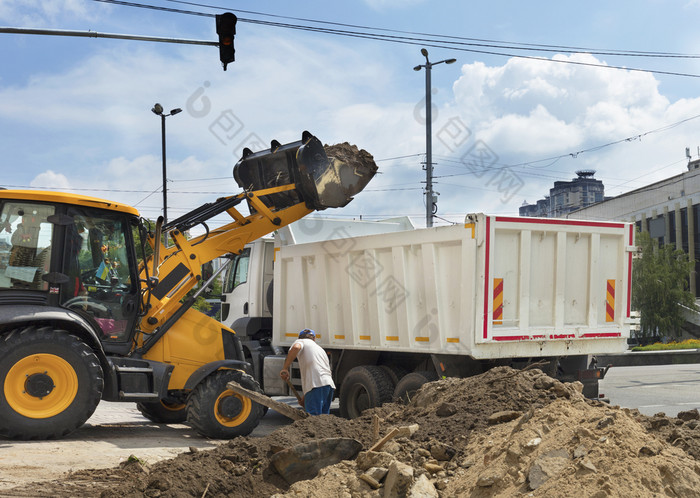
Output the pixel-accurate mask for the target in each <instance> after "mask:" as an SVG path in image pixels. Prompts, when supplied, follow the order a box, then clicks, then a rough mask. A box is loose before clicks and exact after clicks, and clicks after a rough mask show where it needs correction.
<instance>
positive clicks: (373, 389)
mask: <svg viewBox="0 0 700 498" xmlns="http://www.w3.org/2000/svg"><path fill="white" fill-rule="evenodd" d="M356 384H362V385H363V387H365V389H367V390H368V393H370V397H372V398H374V400H373V401H374V402H373V403H372V407H377V406H381V405H382V404H384V403H387V402H389V401H391V399H392V395H393V393H394V386H393V383H392V381H391V377H390V376H389V374H388V373H387V372H386V370H385V369H384V368H382V367H379V366H377V365H360V366H357V367H354V368H352V369H351V370H350V371H349V372H348V373H347V375H346V376H345V378H344V379H343V383H342V385H341V386H340V393H339V398H340V403H339V408H340V416H341V417H345V418H355V417H356V416H359V413H355V412H356V409H355V407H353V406H348V401H349V400H348V396H349V393H350V392H351V390H352V389H353V386H354V385H356Z"/></svg>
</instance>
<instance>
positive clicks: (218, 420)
mask: <svg viewBox="0 0 700 498" xmlns="http://www.w3.org/2000/svg"><path fill="white" fill-rule="evenodd" d="M232 380H233V381H236V382H238V383H239V384H240V385H241V386H243V387H245V388H246V389H250V390H251V391H257V392H259V393H262V389H260V386H259V385H258V383H257V382H256V381H255V379H253V377H251V376H250V375H248V374H245V373H243V372H241V371H239V370H217V371H216V372H214V373H213V374H211V375H209V376H208V377H207V378H206V379H204V380H203V381H202V382H201V383H199V384H198V385H197V387H195V388H194V390H193V391H192V394H191V395H190V398H189V400H188V401H187V422H188V423H189V424H190V425H191V426H192V427H193V428H194V429H195V430H196V431H197V432H199V433H200V434H201V435H203V436H205V437H210V438H214V439H232V438H234V437H238V436H247V435H248V434H250V433H251V432H253V430H254V429H255V428H256V427H257V426H258V424H259V423H260V419H261V418H262V417H263V410H262V406H261V405H259V404H258V403H255V402H253V401H252V400H251V399H250V398H246V397H245V396H241V395H240V394H238V393H235V392H233V391H231V390H229V389H228V388H227V387H226V384H228V383H229V382H230V381H232Z"/></svg>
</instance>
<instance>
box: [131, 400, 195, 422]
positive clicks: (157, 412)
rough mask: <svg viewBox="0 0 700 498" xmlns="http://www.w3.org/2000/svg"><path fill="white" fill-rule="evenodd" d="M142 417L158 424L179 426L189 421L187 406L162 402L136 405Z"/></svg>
mask: <svg viewBox="0 0 700 498" xmlns="http://www.w3.org/2000/svg"><path fill="white" fill-rule="evenodd" d="M136 408H138V409H139V411H140V412H141V415H143V416H144V417H146V418H147V419H148V420H150V421H151V422H155V423H157V424H179V423H181V422H184V421H185V420H187V406H186V405H185V404H183V403H177V402H173V403H170V402H168V401H166V400H164V399H161V400H160V401H152V402H141V403H136Z"/></svg>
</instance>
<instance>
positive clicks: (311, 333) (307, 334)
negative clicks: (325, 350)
mask: <svg viewBox="0 0 700 498" xmlns="http://www.w3.org/2000/svg"><path fill="white" fill-rule="evenodd" d="M303 337H313V338H314V339H315V338H316V332H314V331H313V330H311V329H304V330H302V331H301V332H299V339H301V338H303Z"/></svg>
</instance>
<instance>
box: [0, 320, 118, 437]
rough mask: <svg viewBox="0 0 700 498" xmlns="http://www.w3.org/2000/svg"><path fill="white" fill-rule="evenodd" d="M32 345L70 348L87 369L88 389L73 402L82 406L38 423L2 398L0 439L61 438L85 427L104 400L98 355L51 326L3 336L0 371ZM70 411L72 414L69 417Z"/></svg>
mask: <svg viewBox="0 0 700 498" xmlns="http://www.w3.org/2000/svg"><path fill="white" fill-rule="evenodd" d="M32 344H48V345H50V346H56V345H58V346H63V347H65V348H67V349H69V350H70V351H71V352H72V353H73V354H75V355H76V356H77V357H78V358H79V359H80V363H81V365H82V366H83V367H84V369H85V376H84V377H85V378H86V379H89V383H88V387H87V388H85V389H83V390H82V392H81V390H80V388H79V390H78V394H77V395H76V399H75V400H74V404H75V403H76V402H77V403H82V404H81V405H79V406H78V405H74V404H71V405H70V406H69V407H68V408H67V409H66V410H65V411H64V412H62V413H59V414H58V415H55V416H54V417H51V418H49V419H41V420H40V421H39V422H38V423H37V421H36V420H34V419H26V417H22V416H21V415H19V414H17V413H16V412H14V411H13V410H12V409H11V408H10V406H9V405H7V404H6V403H5V401H4V399H3V400H2V402H0V436H2V437H5V438H8V439H24V440H33V439H58V438H61V437H63V436H65V435H67V434H69V433H71V432H73V431H74V430H76V429H77V428H78V427H80V426H81V425H83V424H84V423H85V422H86V421H87V420H88V419H89V418H90V417H91V416H92V414H93V413H94V412H95V409H96V408H97V405H98V403H99V402H100V400H101V399H102V389H103V388H104V374H103V372H102V367H101V366H100V362H99V360H98V358H97V355H96V354H95V352H94V351H93V350H92V349H91V348H90V347H89V346H88V345H87V344H85V342H83V341H82V340H81V339H80V338H79V337H77V336H76V335H73V334H71V333H69V332H68V331H65V330H60V329H54V328H53V327H50V326H42V327H39V328H37V327H36V326H34V325H30V326H27V327H24V328H21V329H15V330H13V331H11V332H9V333H7V334H5V335H3V336H2V337H0V372H2V371H4V370H5V366H3V365H2V359H4V358H8V357H9V356H10V355H12V353H13V352H14V351H15V350H17V348H21V347H25V346H27V345H32ZM9 368H11V365H8V366H7V369H8V370H9ZM3 375H4V374H3ZM79 381H80V379H79ZM3 382H4V377H3ZM0 389H1V386H0ZM69 410H70V411H71V413H70V414H67V412H68V411H69ZM37 420H38V419H37Z"/></svg>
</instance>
